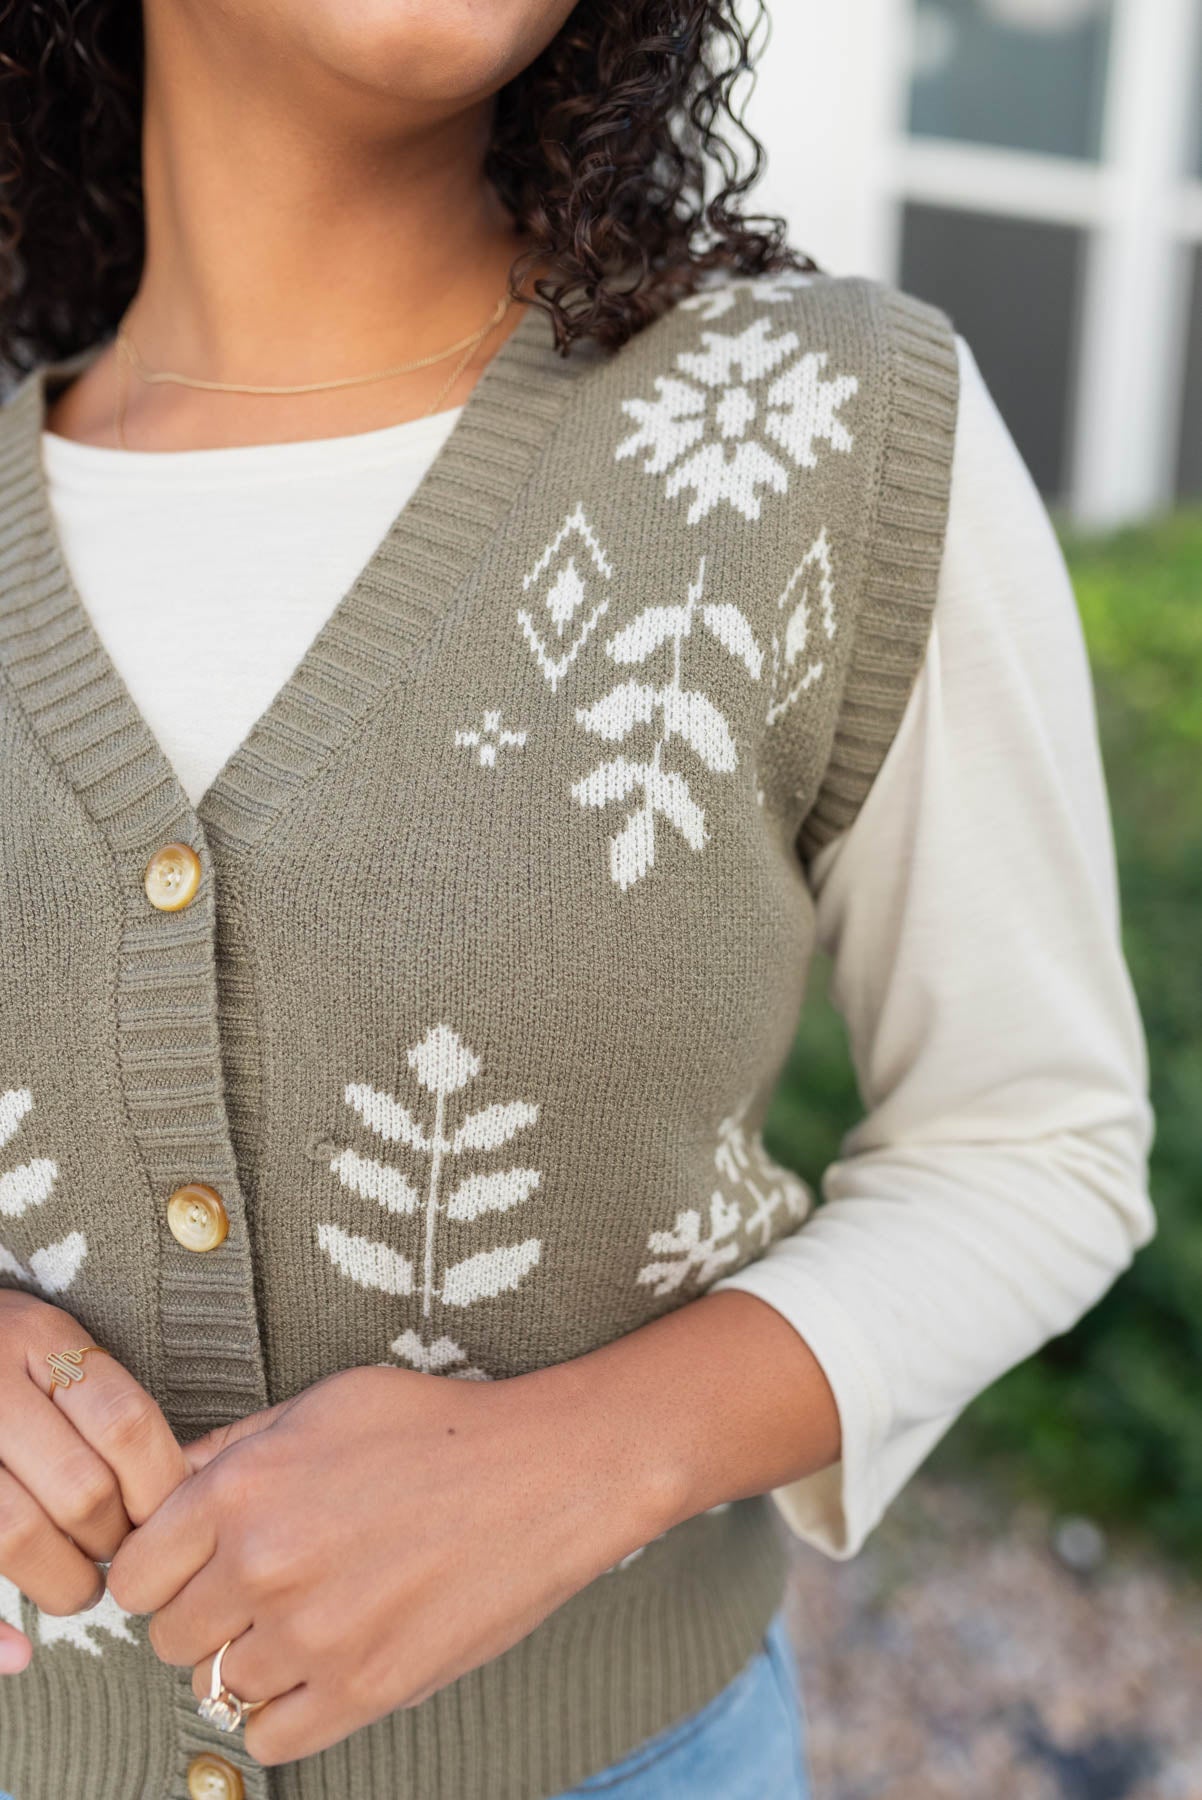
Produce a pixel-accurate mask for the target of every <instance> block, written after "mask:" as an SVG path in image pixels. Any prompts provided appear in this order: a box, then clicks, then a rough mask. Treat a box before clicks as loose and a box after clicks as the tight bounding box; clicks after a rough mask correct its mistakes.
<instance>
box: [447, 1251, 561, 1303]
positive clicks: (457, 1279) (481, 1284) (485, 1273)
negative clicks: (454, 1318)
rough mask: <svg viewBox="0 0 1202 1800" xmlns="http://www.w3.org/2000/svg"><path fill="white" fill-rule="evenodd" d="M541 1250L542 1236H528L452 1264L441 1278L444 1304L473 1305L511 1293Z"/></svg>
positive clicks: (531, 1266) (528, 1270)
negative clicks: (523, 1241)
mask: <svg viewBox="0 0 1202 1800" xmlns="http://www.w3.org/2000/svg"><path fill="white" fill-rule="evenodd" d="M542 1249H543V1246H542V1239H541V1238H527V1239H526V1241H525V1243H524V1244H502V1245H501V1247H500V1248H499V1249H497V1250H481V1251H479V1252H478V1254H477V1255H475V1256H469V1257H467V1258H466V1260H465V1261H463V1262H459V1263H453V1264H452V1265H451V1267H450V1268H449V1269H448V1270H447V1271H446V1273H445V1274H444V1276H443V1278H442V1303H443V1305H444V1306H471V1305H472V1304H473V1303H474V1302H475V1301H477V1300H491V1299H493V1298H494V1297H495V1296H496V1295H497V1294H504V1293H508V1292H509V1290H510V1289H511V1288H515V1287H517V1285H518V1283H519V1282H520V1281H521V1280H522V1279H523V1277H524V1276H526V1275H528V1274H529V1273H530V1271H531V1269H532V1268H533V1267H534V1265H535V1263H536V1262H537V1261H538V1259H539V1257H540V1256H541V1255H542Z"/></svg>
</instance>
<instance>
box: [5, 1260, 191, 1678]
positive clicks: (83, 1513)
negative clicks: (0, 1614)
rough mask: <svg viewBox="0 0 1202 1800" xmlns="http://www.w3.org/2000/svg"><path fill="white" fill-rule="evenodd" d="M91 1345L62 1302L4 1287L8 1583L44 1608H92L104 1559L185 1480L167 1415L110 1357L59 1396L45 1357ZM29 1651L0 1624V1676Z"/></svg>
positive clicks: (21, 1664)
mask: <svg viewBox="0 0 1202 1800" xmlns="http://www.w3.org/2000/svg"><path fill="white" fill-rule="evenodd" d="M93 1341H94V1340H93V1339H92V1337H91V1334H90V1333H89V1332H87V1331H84V1330H83V1329H82V1328H81V1327H80V1325H79V1324H78V1323H77V1322H76V1320H74V1319H73V1318H72V1317H71V1315H70V1314H69V1313H66V1312H63V1311H62V1309H61V1308H60V1307H57V1306H52V1305H50V1304H49V1303H48V1302H47V1301H45V1300H41V1299H39V1298H37V1297H36V1296H35V1295H32V1294H28V1293H25V1292H23V1291H21V1290H18V1289H11V1288H6V1289H2V1290H0V1576H4V1577H6V1578H7V1579H8V1580H9V1581H11V1582H13V1583H15V1585H16V1586H17V1587H18V1588H19V1589H20V1590H21V1592H22V1593H23V1594H25V1595H26V1596H27V1597H28V1598H29V1599H30V1600H32V1601H33V1603H34V1604H35V1605H36V1606H39V1607H40V1608H41V1609H42V1611H43V1612H48V1613H56V1614H64V1615H65V1614H70V1613H76V1612H82V1611H84V1610H85V1609H86V1608H87V1607H89V1606H92V1605H94V1604H95V1602H96V1601H97V1600H98V1599H99V1598H100V1596H101V1595H102V1594H103V1592H104V1579H103V1576H102V1575H101V1573H100V1571H99V1570H98V1569H97V1567H96V1565H97V1563H99V1562H108V1561H109V1560H110V1559H111V1558H112V1557H113V1556H114V1555H115V1553H116V1550H117V1546H118V1545H119V1544H120V1543H121V1540H122V1539H123V1538H124V1537H125V1536H126V1535H127V1533H128V1532H129V1531H130V1529H131V1526H132V1525H138V1524H140V1523H141V1522H142V1520H143V1519H147V1518H149V1517H150V1515H151V1513H153V1511H154V1509H155V1508H156V1507H157V1506H158V1505H159V1504H160V1502H161V1501H163V1500H165V1499H166V1497H167V1495H168V1494H169V1493H170V1492H171V1490H172V1488H174V1487H175V1486H176V1485H177V1484H178V1483H179V1482H180V1481H182V1480H183V1479H184V1478H185V1477H186V1475H187V1473H188V1466H187V1464H186V1462H185V1460H184V1453H183V1451H182V1450H181V1449H180V1446H179V1445H178V1443H177V1442H176V1440H175V1438H174V1436H173V1435H172V1432H171V1429H170V1427H169V1425H168V1424H167V1421H166V1419H165V1418H164V1417H163V1414H162V1412H161V1410H160V1409H159V1407H158V1406H157V1405H156V1403H155V1401H154V1400H152V1399H151V1397H150V1395H149V1394H148V1393H147V1392H146V1390H145V1389H144V1388H143V1387H141V1386H140V1385H139V1384H138V1382H136V1381H135V1380H134V1378H133V1376H132V1375H131V1374H130V1373H129V1371H128V1370H127V1369H124V1368H122V1366H121V1364H120V1363H118V1362H117V1361H115V1360H114V1358H112V1357H111V1356H95V1357H88V1358H87V1359H86V1360H85V1361H84V1363H83V1364H82V1369H83V1372H84V1374H85V1377H86V1379H85V1380H83V1381H79V1382H72V1383H71V1385H70V1386H69V1387H66V1388H64V1387H59V1388H57V1389H56V1390H55V1392H54V1395H53V1396H52V1395H51V1392H50V1382H51V1379H52V1372H51V1369H50V1366H49V1364H48V1363H47V1361H46V1358H47V1356H48V1355H49V1354H50V1353H51V1352H53V1351H56V1350H73V1349H78V1348H79V1347H81V1346H82V1345H84V1344H90V1343H92V1342H93ZM32 1653H33V1647H32V1645H31V1644H30V1641H29V1639H28V1638H27V1637H26V1636H25V1635H24V1634H23V1633H22V1632H20V1631H18V1630H16V1629H15V1627H13V1626H10V1625H5V1624H3V1623H0V1675H15V1674H18V1673H19V1672H20V1671H21V1670H22V1669H24V1668H25V1667H26V1666H27V1664H28V1662H29V1659H30V1656H31V1655H32Z"/></svg>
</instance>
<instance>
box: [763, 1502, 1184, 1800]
mask: <svg viewBox="0 0 1202 1800" xmlns="http://www.w3.org/2000/svg"><path fill="white" fill-rule="evenodd" d="M789 1607H790V1623H791V1625H792V1627H793V1635H794V1641H795V1642H796V1644H797V1646H798V1653H799V1656H800V1659H801V1665H802V1685H803V1698H804V1707H805V1714H806V1722H807V1735H808V1741H809V1750H810V1759H811V1765H812V1772H813V1783H814V1800H1202V1588H1199V1587H1198V1586H1197V1585H1196V1584H1191V1583H1190V1582H1188V1581H1187V1580H1186V1579H1185V1578H1184V1577H1183V1576H1182V1575H1181V1574H1180V1573H1178V1572H1175V1571H1174V1570H1173V1569H1171V1568H1168V1567H1163V1566H1159V1565H1157V1564H1156V1563H1155V1562H1154V1561H1153V1560H1152V1559H1151V1557H1150V1556H1149V1555H1148V1554H1147V1553H1146V1552H1144V1553H1141V1552H1137V1551H1134V1550H1131V1549H1128V1548H1125V1547H1123V1548H1120V1547H1118V1546H1114V1547H1111V1548H1110V1549H1109V1550H1107V1549H1106V1547H1105V1542H1104V1540H1102V1539H1101V1538H1100V1536H1099V1534H1097V1533H1096V1532H1093V1531H1092V1530H1091V1528H1090V1527H1088V1526H1087V1525H1084V1524H1081V1523H1077V1524H1074V1523H1072V1522H1067V1523H1066V1522H1064V1521H1059V1522H1057V1521H1053V1520H1051V1519H1049V1518H1048V1516H1047V1515H1046V1514H1045V1513H1042V1512H1040V1511H1039V1510H1038V1509H1036V1508H1020V1509H1018V1510H1007V1509H1006V1508H1005V1507H1004V1506H1003V1504H1002V1503H1001V1502H999V1501H998V1500H997V1499H996V1498H992V1497H991V1496H990V1495H988V1494H985V1493H976V1492H971V1491H967V1490H965V1489H964V1488H961V1487H953V1486H950V1485H948V1484H946V1483H942V1482H941V1483H934V1482H931V1481H922V1480H919V1481H916V1482H913V1483H912V1484H911V1486H910V1488H909V1489H908V1491H907V1492H906V1494H905V1495H903V1497H902V1499H901V1500H900V1501H899V1502H897V1503H896V1505H895V1506H894V1508H893V1509H892V1511H891V1513H890V1515H889V1517H888V1518H887V1519H886V1520H885V1521H884V1522H883V1523H882V1524H881V1525H880V1526H879V1527H878V1528H877V1530H876V1532H874V1534H873V1535H872V1537H871V1538H870V1539H869V1541H868V1543H867V1544H866V1545H865V1547H864V1549H863V1550H862V1551H861V1552H860V1554H859V1556H857V1557H855V1558H853V1559H852V1560H851V1561H850V1562H846V1563H835V1562H832V1561H831V1560H830V1559H829V1558H827V1557H824V1556H822V1555H821V1554H820V1553H818V1552H816V1551H813V1550H810V1549H808V1548H806V1547H805V1546H802V1545H799V1546H798V1548H797V1552H796V1560H795V1573H794V1580H793V1585H792V1591H791V1594H790V1601H789Z"/></svg>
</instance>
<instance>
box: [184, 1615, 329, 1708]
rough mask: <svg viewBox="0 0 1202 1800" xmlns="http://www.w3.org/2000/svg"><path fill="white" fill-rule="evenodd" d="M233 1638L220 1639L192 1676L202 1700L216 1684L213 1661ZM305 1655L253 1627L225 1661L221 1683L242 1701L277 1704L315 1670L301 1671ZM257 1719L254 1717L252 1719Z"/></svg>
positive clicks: (239, 1636) (274, 1634)
mask: <svg viewBox="0 0 1202 1800" xmlns="http://www.w3.org/2000/svg"><path fill="white" fill-rule="evenodd" d="M230 1636H231V1633H230V1632H228V1631H227V1632H226V1635H225V1637H221V1638H218V1639H217V1640H216V1643H213V1644H210V1647H209V1650H208V1652H207V1653H206V1654H205V1655H204V1656H203V1657H202V1658H201V1659H200V1661H199V1662H198V1663H197V1665H196V1667H195V1669H194V1670H193V1672H192V1692H193V1693H194V1694H195V1695H196V1698H197V1699H198V1700H201V1699H203V1698H204V1696H205V1695H206V1694H207V1693H208V1692H209V1689H210V1687H211V1686H212V1681H213V1658H214V1657H215V1656H216V1654H217V1650H218V1648H219V1647H220V1646H221V1645H222V1644H224V1643H225V1642H226V1639H227V1638H229V1637H230ZM301 1662H302V1653H301V1652H300V1650H299V1649H298V1648H297V1647H296V1646H295V1645H292V1646H290V1645H289V1644H287V1643H286V1642H284V1641H283V1640H281V1638H280V1635H279V1633H278V1632H276V1631H272V1630H270V1629H265V1628H264V1627H262V1626H258V1625H251V1626H250V1627H249V1629H248V1630H246V1631H242V1632H239V1633H237V1634H236V1635H235V1636H234V1641H233V1643H232V1644H231V1645H230V1647H229V1649H228V1650H227V1651H226V1653H225V1655H224V1656H223V1657H222V1659H221V1682H222V1686H223V1687H227V1688H228V1689H229V1690H230V1693H231V1694H237V1696H238V1698H239V1699H240V1700H271V1701H274V1700H277V1699H278V1698H279V1696H280V1695H281V1694H287V1693H289V1692H291V1690H292V1689H293V1688H295V1687H296V1686H298V1685H299V1683H300V1682H301V1681H303V1679H304V1677H305V1675H306V1673H311V1670H308V1669H304V1668H302V1667H301ZM252 1716H253V1715H252Z"/></svg>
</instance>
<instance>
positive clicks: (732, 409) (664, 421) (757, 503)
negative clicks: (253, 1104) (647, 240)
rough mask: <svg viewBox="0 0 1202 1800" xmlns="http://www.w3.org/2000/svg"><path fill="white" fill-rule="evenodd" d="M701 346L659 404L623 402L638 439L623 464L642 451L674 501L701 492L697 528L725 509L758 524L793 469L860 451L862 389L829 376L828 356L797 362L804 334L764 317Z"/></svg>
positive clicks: (623, 446)
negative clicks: (845, 411) (828, 453)
mask: <svg viewBox="0 0 1202 1800" xmlns="http://www.w3.org/2000/svg"><path fill="white" fill-rule="evenodd" d="M713 304H714V305H717V304H719V302H718V301H717V299H716V297H715V299H714V301H713ZM729 304H733V300H732V301H730V302H728V303H725V304H723V305H722V310H723V311H725V310H727V307H728V305H729ZM710 316H711V317H713V316H719V315H715V314H713V313H712V312H711V314H710ZM701 344H702V346H703V348H702V349H700V350H682V351H680V352H679V354H678V355H677V358H676V369H677V371H678V373H677V374H673V375H657V376H656V377H655V380H654V383H653V385H654V387H655V398H654V399H653V400H645V399H640V398H634V399H630V400H623V401H622V403H621V408H622V411H623V412H624V413H625V414H626V415H627V417H628V418H630V419H632V420H633V421H634V424H635V430H634V431H633V432H631V433H630V435H629V436H628V437H625V438H623V439H622V441H621V443H620V444H619V445H618V446H617V449H616V450H615V451H614V460H615V461H616V462H622V461H624V460H625V459H626V458H627V457H631V456H637V455H639V453H640V452H641V453H642V454H643V463H642V467H643V470H644V473H646V474H648V475H663V476H665V477H666V481H665V490H666V492H667V495H668V498H669V499H675V498H676V497H677V496H678V495H680V494H682V493H686V492H691V493H692V495H693V499H692V502H691V504H690V507H689V512H688V522H689V524H690V525H696V524H698V523H699V521H700V520H702V519H704V518H705V517H706V516H707V514H709V513H711V512H713V510H714V509H715V507H718V506H721V505H722V504H723V503H724V502H725V503H726V504H727V505H729V506H730V507H731V508H732V509H733V510H734V511H735V512H737V513H740V514H741V515H742V517H743V518H745V519H748V520H751V521H754V520H756V519H758V518H759V516H760V511H761V502H762V496H763V494H764V493H765V492H768V493H774V494H785V493H787V492H788V489H789V481H790V464H792V465H793V466H794V467H796V468H799V469H813V468H816V467H817V464H818V449H817V446H818V445H820V444H826V445H828V446H829V447H830V449H831V450H834V451H837V452H840V453H842V454H846V453H847V452H848V451H850V450H851V449H852V447H853V444H854V438H853V436H852V433H851V432H850V431H849V430H848V428H847V426H846V425H845V424H844V422H843V420H842V419H841V418H840V416H839V414H840V412H841V409H842V408H843V406H844V405H845V404H846V402H847V401H848V400H850V399H851V398H852V397H853V395H855V394H856V393H857V392H858V390H859V382H858V380H857V378H856V377H855V376H854V375H833V376H828V375H827V373H826V368H827V364H828V361H829V357H828V354H827V352H826V351H825V350H808V351H806V352H805V353H804V354H803V355H801V356H795V352H796V351H798V350H799V349H800V348H801V341H800V339H799V338H798V336H797V333H796V332H794V331H782V332H780V333H779V334H777V333H776V331H775V327H774V323H773V321H772V319H771V318H768V317H764V316H760V317H758V318H756V319H753V320H752V322H751V324H749V325H747V326H746V327H744V329H743V330H742V331H739V332H736V333H734V334H727V333H724V332H719V331H703V332H702V333H701ZM781 453H783V455H782V454H781Z"/></svg>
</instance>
